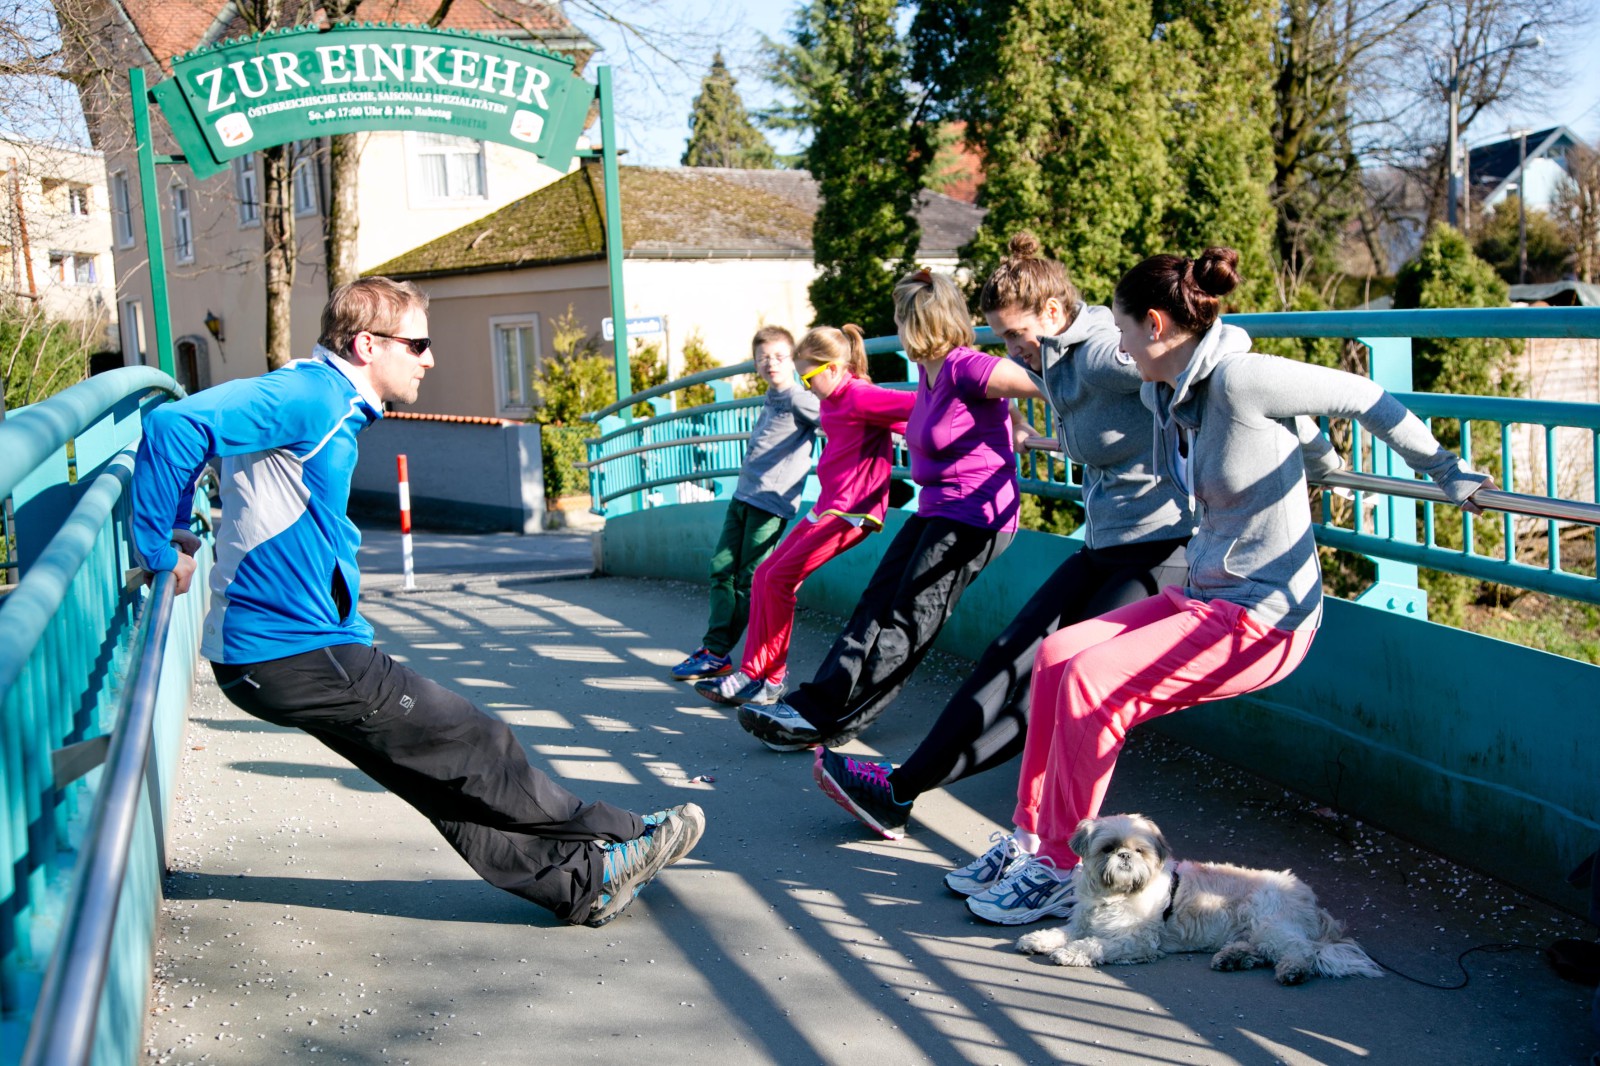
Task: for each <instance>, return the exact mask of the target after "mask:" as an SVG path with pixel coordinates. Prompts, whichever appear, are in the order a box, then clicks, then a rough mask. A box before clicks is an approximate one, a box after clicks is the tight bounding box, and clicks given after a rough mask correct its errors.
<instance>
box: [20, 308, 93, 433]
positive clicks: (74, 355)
mask: <svg viewBox="0 0 1600 1066" xmlns="http://www.w3.org/2000/svg"><path fill="white" fill-rule="evenodd" d="M104 324H105V323H104V321H98V322H96V321H75V320H63V319H52V318H49V317H47V316H46V315H45V314H44V312H43V310H42V309H41V308H39V307H38V306H36V305H33V304H28V303H24V302H23V301H21V300H18V299H15V298H0V382H3V383H4V389H5V405H6V409H7V410H13V409H15V408H18V407H23V406H25V405H27V404H30V403H38V402H39V401H40V400H43V399H46V398H48V397H50V396H54V395H55V394H56V393H58V392H61V391H62V390H63V389H67V388H70V387H71V386H73V385H76V384H77V383H78V382H80V381H82V380H83V379H84V378H85V377H87V376H88V374H89V356H90V354H91V353H93V352H94V351H96V350H97V349H98V347H99V345H100V343H101V334H102V328H103V326H104Z"/></svg>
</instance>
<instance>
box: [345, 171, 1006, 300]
mask: <svg viewBox="0 0 1600 1066" xmlns="http://www.w3.org/2000/svg"><path fill="white" fill-rule="evenodd" d="M620 173H621V179H622V231H623V236H624V241H625V248H624V254H625V255H627V256H628V257H629V258H636V259H643V258H678V257H684V258H689V257H692V258H739V259H762V258H793V259H809V258H810V257H811V224H812V219H813V218H814V217H815V215H816V211H817V183H816V182H815V181H813V180H812V178H811V175H809V174H807V173H806V172H805V171H801V170H732V169H724V168H721V167H622V168H621V171H620ZM603 195H604V194H603V189H602V186H601V182H600V167H599V166H598V165H597V164H594V163H587V164H585V165H584V166H583V167H581V168H579V169H578V170H576V171H574V172H573V173H571V174H568V175H567V176H565V177H563V178H561V179H559V180H557V181H555V182H553V183H552V184H550V185H547V186H545V187H544V188H542V189H539V190H537V191H536V192H533V193H531V194H529V195H528V196H525V197H523V198H522V199H521V200H518V201H517V202H516V203H513V204H510V205H508V206H506V207H503V208H501V209H500V210H499V211H496V212H495V213H494V214H492V215H489V216H487V217H485V218H483V219H480V220H479V221H477V222H474V223H471V224H470V225H467V226H463V227H461V228H460V229H458V230H455V231H454V232H452V233H447V234H445V235H444V236H443V237H440V238H438V239H437V240H434V241H431V242H429V243H428V244H424V245H422V246H421V247H419V248H414V249H412V250H411V251H409V252H407V253H405V254H404V255H402V256H399V257H397V258H395V259H392V260H390V261H389V262H387V263H384V264H382V265H381V266H378V267H375V268H373V270H372V273H374V274H386V275H390V276H399V277H426V276H435V275H440V274H458V273H474V272H477V271H483V270H507V269H515V268H517V267H525V266H538V265H544V264H552V263H562V262H571V261H573V260H581V259H598V258H600V257H601V256H603V255H604V254H605V239H604V234H605V227H604V214H603V211H604V209H603V207H602V204H603V199H602V198H603ZM919 204H920V206H919V208H918V211H917V217H918V221H919V222H920V223H921V224H922V227H923V238H922V247H921V249H920V251H921V254H922V256H924V257H925V258H947V257H953V256H954V255H955V250H956V249H957V248H959V247H960V246H961V245H963V244H965V243H966V242H967V241H969V240H971V239H972V235H973V234H974V233H975V232H976V231H977V228H978V223H979V222H980V221H982V219H983V209H982V208H978V207H974V206H973V205H971V204H964V203H961V202H959V201H956V200H952V199H950V198H949V197H948V196H941V195H939V194H938V193H932V192H924V193H922V194H921V196H920V197H919Z"/></svg>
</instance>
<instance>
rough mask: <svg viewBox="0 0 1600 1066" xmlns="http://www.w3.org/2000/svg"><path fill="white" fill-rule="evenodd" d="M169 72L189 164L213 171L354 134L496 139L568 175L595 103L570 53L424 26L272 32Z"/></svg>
mask: <svg viewBox="0 0 1600 1066" xmlns="http://www.w3.org/2000/svg"><path fill="white" fill-rule="evenodd" d="M172 73H173V76H172V77H171V78H169V79H167V80H166V81H163V82H161V83H160V84H159V85H157V86H156V87H155V89H154V90H153V92H154V95H155V97H156V99H157V102H159V103H160V105H161V110H162V112H163V113H164V114H165V115H166V116H167V121H168V124H169V125H170V126H171V127H172V131H173V135H174V136H175V137H176V138H177V140H178V142H179V145H180V146H181V147H182V149H183V152H184V155H185V156H186V157H188V161H189V163H190V165H191V166H194V165H195V163H196V162H197V161H200V162H202V163H203V164H208V166H207V167H206V169H208V170H210V171H211V172H212V173H215V172H216V170H218V169H220V168H221V164H223V163H225V162H227V161H228V160H230V159H233V158H234V157H236V156H241V155H247V154H249V153H250V152H255V151H259V150H260V149H262V148H266V147H269V146H271V145H274V144H286V143H288V142H290V141H299V140H311V139H313V138H317V137H327V136H331V135H333V134H339V133H353V132H356V131H358V130H416V131H419V132H424V133H436V134H448V135H451V136H456V137H470V138H472V139H474V140H480V141H498V142H499V143H501V144H507V145H510V146H511V147H513V148H521V149H524V150H526V151H529V152H532V153H533V154H534V155H537V156H539V157H540V158H541V159H543V160H544V162H545V163H546V164H547V165H549V166H551V167H553V168H554V169H556V170H566V169H567V165H568V163H570V162H571V160H572V155H573V150H574V146H575V145H576V143H577V139H578V135H579V134H580V133H581V132H583V127H584V124H585V122H586V120H587V118H588V114H589V105H590V104H591V103H592V102H593V101H594V86H593V85H590V84H589V83H588V82H586V81H584V80H583V79H582V78H580V77H578V75H577V73H576V70H575V67H574V64H573V61H572V60H570V59H568V58H566V57H565V56H559V55H553V54H551V53H548V52H543V51H540V50H538V49H536V48H531V47H528V46H525V45H521V44H518V43H516V42H513V41H508V40H505V39H503V38H491V37H486V36H482V35H478V34H471V33H462V32H458V31H452V30H438V29H430V28H428V27H425V26H402V25H372V24H366V25H362V24H350V25H342V26H334V27H332V28H330V29H327V30H321V29H318V28H317V27H315V26H297V27H294V28H292V29H286V30H275V31H273V32H270V33H264V34H260V35H257V36H255V37H249V38H246V39H243V40H238V41H229V42H224V43H222V44H220V45H217V46H215V47H212V48H204V49H201V50H199V51H197V52H191V53H189V54H188V55H186V56H182V57H180V58H179V59H177V60H175V61H174V62H173V65H172ZM195 169H196V170H197V172H198V171H199V170H200V169H201V168H200V167H196V168H195Z"/></svg>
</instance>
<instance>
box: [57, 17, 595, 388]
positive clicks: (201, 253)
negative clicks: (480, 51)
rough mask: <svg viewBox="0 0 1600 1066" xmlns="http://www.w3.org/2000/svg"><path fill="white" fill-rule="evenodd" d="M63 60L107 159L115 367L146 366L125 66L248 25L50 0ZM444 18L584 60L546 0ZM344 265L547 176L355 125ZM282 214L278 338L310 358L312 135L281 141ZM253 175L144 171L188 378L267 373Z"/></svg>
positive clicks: (486, 153)
mask: <svg viewBox="0 0 1600 1066" xmlns="http://www.w3.org/2000/svg"><path fill="white" fill-rule="evenodd" d="M54 3H55V4H56V7H57V10H58V13H59V15H60V17H61V20H62V23H63V25H65V26H69V27H73V28H74V31H73V32H69V33H64V34H63V39H64V42H65V45H66V47H67V49H68V52H69V58H68V65H69V66H70V67H71V68H72V69H73V70H75V71H77V72H78V79H79V91H80V96H81V98H82V100H83V104H84V111H85V115H86V118H87V120H88V125H89V133H90V139H91V142H92V143H93V144H94V146H95V148H97V149H98V150H99V151H100V152H101V153H102V154H103V155H104V157H105V170H106V188H107V195H108V199H109V206H110V214H111V222H112V243H113V257H114V259H115V266H116V280H117V297H116V299H117V312H118V314H117V317H118V321H119V333H120V338H119V339H120V347H121V350H122V357H123V362H124V363H125V364H137V363H146V364H150V365H156V363H157V358H158V357H157V353H155V352H154V351H152V350H150V348H151V342H152V341H153V337H154V333H153V324H152V318H151V315H152V303H151V293H150V275H149V271H148V268H147V265H146V264H147V263H148V256H149V249H147V248H146V247H145V237H144V228H143V224H142V218H143V216H142V213H141V212H142V207H141V196H142V195H145V194H149V193H150V191H146V190H141V189H140V188H139V183H138V180H137V174H138V170H137V164H136V158H135V155H134V151H133V137H132V132H131V111H130V105H129V100H128V87H127V86H128V83H127V74H126V72H127V70H128V69H130V68H132V67H141V68H143V69H144V70H145V73H146V79H147V80H148V81H149V82H150V83H151V84H154V83H156V82H158V81H160V80H162V79H163V78H166V77H168V76H170V74H171V70H172V61H173V59H174V58H176V57H179V56H182V55H185V54H187V53H189V52H192V51H196V50H199V49H202V48H207V47H210V46H213V45H216V44H218V43H220V42H223V41H226V40H230V39H234V38H238V37H243V36H247V35H248V32H249V28H248V25H247V24H246V22H245V21H244V20H243V19H242V18H241V17H240V15H239V12H238V9H237V8H236V6H235V4H234V3H233V2H232V0H54ZM439 6H440V4H439V0H363V2H362V3H361V4H360V6H359V7H358V8H357V16H358V17H359V18H361V19H363V20H367V21H375V22H390V23H400V24H409V25H420V24H425V23H427V22H428V20H429V18H430V17H431V16H432V15H433V14H434V13H435V12H436V11H437V10H438V8H439ZM286 8H287V9H288V11H289V12H291V13H292V12H294V11H295V10H297V9H298V10H299V11H300V13H301V16H303V17H286V19H285V22H301V23H312V22H317V21H321V20H323V18H324V16H323V13H322V10H321V8H320V6H317V5H314V4H312V3H310V2H309V0H289V2H288V3H287V4H286ZM442 28H444V29H455V30H467V31H473V32H477V33H485V34H491V35H495V36H501V37H506V38H510V39H515V40H519V41H527V42H532V43H535V44H537V45H538V46H539V47H541V48H544V49H545V50H548V51H559V52H562V53H564V54H567V55H570V56H572V57H574V58H575V59H576V60H577V61H578V63H579V64H580V69H581V65H582V63H584V62H585V61H586V60H587V59H588V57H589V56H590V54H592V52H593V51H594V45H593V44H592V43H591V42H590V41H589V40H588V39H587V38H585V37H584V36H583V34H582V33H580V32H579V31H578V30H577V29H576V28H575V27H574V26H573V25H572V23H571V22H570V21H568V19H567V17H566V15H565V14H564V13H563V11H562V9H561V5H560V4H559V3H558V2H556V0H454V3H453V4H451V5H450V7H449V11H448V14H447V17H446V18H445V19H444V21H443V23H442ZM151 118H152V122H153V123H154V124H155V129H154V131H153V136H154V140H155V151H156V152H157V153H172V152H176V151H177V148H176V145H175V144H174V142H173V141H172V140H171V138H170V135H169V134H168V132H167V130H166V128H165V125H164V122H163V120H162V118H161V115H160V112H159V111H158V110H156V109H152V112H151ZM356 138H357V143H358V145H359V146H360V152H361V159H360V168H359V174H360V176H359V180H358V182H357V189H356V214H357V219H358V227H359V228H358V236H357V252H356V262H357V267H358V269H365V268H367V267H370V266H372V265H374V264H377V263H381V262H384V261H386V260H388V259H392V258H394V257H395V256H397V255H399V254H401V253H403V252H404V251H406V250H407V249H409V248H413V247H415V246H417V245H418V244H423V243H426V242H428V241H431V240H432V239H434V238H436V237H438V236H440V235H442V234H445V233H449V232H451V231H453V230H456V229H458V228H459V227H461V226H462V225H464V224H466V223H468V222H470V221H472V220H474V219H477V218H480V217H482V216H483V215H486V214H489V213H491V212H494V211H496V210H497V209H499V208H501V207H503V206H505V205H506V204H509V203H512V202H515V201H517V200H519V199H521V198H522V197H524V196H526V195H527V194H528V193H530V192H532V191H533V190H535V189H538V188H540V187H541V186H543V185H546V184H548V183H550V182H552V181H554V180H556V179H557V178H559V177H561V172H558V171H555V170H552V169H551V168H549V167H546V166H544V165H542V164H541V163H539V162H538V161H536V160H535V159H534V158H533V157H532V156H530V155H528V154H527V153H526V152H522V151H519V150H517V149H515V148H510V147H507V146H504V145H500V144H495V143H489V142H483V141H475V140H469V139H465V138H456V137H445V136H440V135H434V134H423V133H415V132H409V131H408V132H404V133H401V132H373V133H365V134H357V135H356ZM294 168H295V169H294V188H293V196H294V205H295V206H294V213H295V216H296V230H297V232H296V245H297V256H296V260H297V264H298V268H297V276H296V280H295V286H294V294H293V300H292V304H293V324H292V327H291V335H292V346H293V350H294V351H295V352H296V353H306V354H309V352H310V350H311V346H312V345H313V343H314V342H315V339H316V336H317V332H318V327H319V316H320V312H321V309H322V306H323V304H324V303H325V302H326V299H327V281H326V273H325V271H324V269H323V263H324V247H323V244H324V236H325V228H324V227H325V218H326V210H327V204H328V197H329V195H330V193H331V191H332V190H331V188H330V182H329V179H328V175H327V171H328V167H327V142H326V140H319V141H307V142H302V143H300V144H297V145H296V146H295V154H294ZM261 184H262V175H261V174H260V172H259V161H258V157H257V156H256V155H249V156H245V157H241V158H239V159H237V160H234V161H233V163H232V165H231V166H230V168H229V170H228V171H227V172H225V173H223V174H220V175H216V176H214V177H212V178H209V179H207V180H205V181H197V180H195V179H194V176H193V174H192V173H190V172H189V171H188V170H187V169H186V168H184V167H181V166H178V167H172V166H165V167H161V168H158V171H157V185H158V188H157V189H155V190H153V194H154V195H155V196H157V197H159V199H160V211H161V223H162V236H163V244H164V247H163V248H162V249H160V254H162V255H163V256H165V258H166V266H167V277H168V282H169V287H170V301H169V304H170V308H171V315H172V335H173V338H174V345H173V346H174V349H175V351H174V365H175V367H176V372H177V376H178V378H179V380H180V382H181V383H182V384H184V385H185V386H186V387H188V388H190V389H195V388H203V387H205V386H207V385H210V384H213V383H216V382H221V381H226V380H229V379H231V378H237V377H248V376H252V375H255V374H259V373H262V372H263V371H264V370H266V360H265V336H266V295H265V288H264V282H263V272H262V245H263V238H262V232H261V210H260V203H259V192H260V189H261Z"/></svg>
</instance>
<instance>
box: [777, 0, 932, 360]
mask: <svg viewBox="0 0 1600 1066" xmlns="http://www.w3.org/2000/svg"><path fill="white" fill-rule="evenodd" d="M898 7H899V4H898V3H897V2H896V0H812V2H811V3H809V4H807V5H806V6H805V7H803V8H801V9H800V11H799V13H798V14H797V15H796V17H795V22H794V24H793V27H792V29H791V31H790V37H791V39H792V41H793V44H792V45H788V46H784V45H773V46H771V56H772V60H773V80H774V81H776V82H777V83H778V84H779V85H781V86H783V87H784V88H786V89H788V90H789V92H790V93H791V94H792V96H793V97H794V99H795V102H796V103H795V106H794V107H793V108H792V109H791V110H789V111H787V112H783V113H780V114H777V115H774V116H773V119H772V120H773V123H774V125H782V126H791V127H800V128H805V129H809V130H810V131H811V143H810V144H809V145H808V146H807V147H806V149H805V151H804V153H803V155H802V159H803V162H804V164H805V166H806V168H807V169H808V170H810V171H811V175H812V177H814V178H816V180H817V185H818V192H819V194H820V197H821V203H820V205H819V206H818V209H817V215H816V221H815V222H814V223H813V225H812V252H813V255H814V257H815V259H816V264H817V267H818V270H819V273H818V276H817V279H816V280H815V281H813V282H812V283H811V290H810V294H811V306H812V308H813V309H814V310H815V312H816V318H815V320H814V323H825V324H827V325H835V326H836V325H841V324H843V323H845V322H855V323H857V324H858V325H860V326H861V327H862V329H864V330H865V331H866V333H867V335H868V336H869V337H870V336H874V335H877V334H884V333H892V332H894V308H893V300H892V294H893V290H894V282H895V279H896V277H897V276H899V274H901V273H902V272H904V271H905V270H907V269H910V268H911V267H912V266H913V264H914V261H915V257H916V252H917V245H918V243H919V241H920V239H921V233H920V230H919V229H918V227H917V223H916V220H915V218H914V217H913V214H912V211H913V209H914V207H915V206H916V198H917V194H918V192H919V190H920V189H921V187H922V175H923V172H924V171H925V170H926V168H927V165H928V160H929V158H930V157H931V152H930V151H929V150H928V143H927V142H928V138H929V136H930V135H931V130H930V129H929V128H928V127H926V125H925V124H923V123H922V122H921V121H920V119H921V115H920V106H919V101H918V100H917V99H916V98H915V97H914V96H913V94H912V92H911V90H910V88H909V85H908V78H907V73H908V56H907V50H906V46H905V43H904V41H902V40H901V38H900V36H899V34H898V33H897V32H896V29H895V15H896V11H897V9H898Z"/></svg>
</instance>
